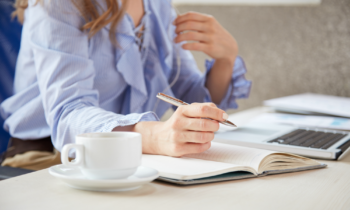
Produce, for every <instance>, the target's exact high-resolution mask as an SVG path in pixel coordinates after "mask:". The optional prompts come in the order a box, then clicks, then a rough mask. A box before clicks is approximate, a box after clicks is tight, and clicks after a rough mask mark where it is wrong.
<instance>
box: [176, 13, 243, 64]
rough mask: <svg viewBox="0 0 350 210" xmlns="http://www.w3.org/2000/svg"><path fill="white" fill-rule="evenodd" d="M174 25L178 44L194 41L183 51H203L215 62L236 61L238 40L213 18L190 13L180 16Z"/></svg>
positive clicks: (186, 44)
mask: <svg viewBox="0 0 350 210" xmlns="http://www.w3.org/2000/svg"><path fill="white" fill-rule="evenodd" d="M173 24H174V25H175V26H176V30H175V32H176V34H177V37H176V38H175V40H174V41H175V42H176V43H179V42H183V41H192V42H189V43H185V44H183V45H182V48H183V49H186V50H195V51H202V52H204V53H206V54H207V55H209V56H210V57H212V58H214V59H215V60H228V61H231V62H234V60H235V59H236V56H237V54H238V46H237V42H236V40H235V39H234V38H233V37H232V36H231V34H230V33H229V32H228V31H226V30H225V29H224V28H223V27H222V26H221V25H220V23H219V22H218V21H217V20H216V19H215V18H214V17H213V16H210V15H205V14H200V13H196V12H188V13H185V14H183V15H179V16H178V17H177V18H176V19H175V21H174V23H173ZM183 32H185V33H183ZM193 41H194V42H193Z"/></svg>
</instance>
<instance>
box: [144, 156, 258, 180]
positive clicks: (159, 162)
mask: <svg viewBox="0 0 350 210" xmlns="http://www.w3.org/2000/svg"><path fill="white" fill-rule="evenodd" d="M142 165H143V166H147V167H151V168H154V169H156V170H158V171H159V173H160V176H163V177H168V178H172V179H181V180H187V179H197V178H203V177H208V176H214V175H218V174H222V173H227V172H231V171H235V170H237V171H238V170H242V171H249V172H252V173H253V174H256V172H255V171H254V170H253V169H252V168H249V167H242V166H239V165H235V164H228V163H219V162H213V161H207V160H200V159H193V158H187V157H182V158H175V157H169V156H162V155H142Z"/></svg>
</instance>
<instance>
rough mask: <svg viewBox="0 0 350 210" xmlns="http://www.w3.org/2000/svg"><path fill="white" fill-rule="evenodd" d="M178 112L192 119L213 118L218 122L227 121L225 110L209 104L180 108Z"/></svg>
mask: <svg viewBox="0 0 350 210" xmlns="http://www.w3.org/2000/svg"><path fill="white" fill-rule="evenodd" d="M176 111H177V112H180V113H181V114H182V115H184V116H186V117H190V118H211V119H214V120H218V121H225V119H227V114H226V113H225V112H224V111H223V110H221V109H219V108H217V107H213V105H209V104H208V103H201V104H191V105H185V106H180V107H178V109H177V110H176Z"/></svg>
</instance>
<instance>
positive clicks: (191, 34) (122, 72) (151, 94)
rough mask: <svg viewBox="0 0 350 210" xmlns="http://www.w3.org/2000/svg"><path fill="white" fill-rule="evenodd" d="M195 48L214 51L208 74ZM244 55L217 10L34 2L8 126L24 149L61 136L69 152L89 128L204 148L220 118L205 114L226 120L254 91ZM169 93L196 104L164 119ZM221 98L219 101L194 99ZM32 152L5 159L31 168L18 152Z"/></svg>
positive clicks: (182, 150) (173, 147)
mask: <svg viewBox="0 0 350 210" xmlns="http://www.w3.org/2000/svg"><path fill="white" fill-rule="evenodd" d="M21 2H22V4H21V5H24V8H26V6H27V5H25V4H23V1H21ZM25 2H26V1H24V3H25ZM124 11H125V12H126V13H125V14H124ZM18 13H20V11H19V10H18ZM187 41H190V42H187ZM188 50H196V51H202V52H204V53H206V54H207V55H209V56H210V57H212V58H213V59H214V60H212V61H207V63H206V68H207V71H206V73H205V75H204V76H203V75H201V74H200V72H199V70H198V68H197V67H196V63H195V61H194V59H193V57H192V55H191V53H190V52H189V51H188ZM237 53H238V49H237V44H236V41H235V40H234V38H233V37H232V36H231V35H230V34H229V33H228V32H227V31H226V30H225V29H224V28H223V27H222V26H221V25H220V24H219V23H218V22H217V21H216V20H215V19H214V18H213V17H211V16H208V15H203V14H199V13H193V12H191V13H186V14H184V15H178V16H177V15H176V13H175V11H174V9H173V8H172V7H171V2H170V1H165V0H143V1H142V0H129V1H122V2H120V1H115V0H101V1H97V0H85V1H83V0H80V1H79V0H67V1H60V0H47V1H43V2H40V3H37V2H36V1H35V0H29V2H28V7H27V9H26V10H25V15H24V25H23V32H22V43H21V49H20V54H19V57H18V61H17V67H16V78H15V94H14V95H13V96H12V97H11V98H9V99H7V100H6V101H4V102H3V103H2V104H1V113H2V116H3V117H4V118H5V119H6V120H5V124H4V127H5V129H6V130H8V131H9V132H10V134H11V136H12V137H13V138H12V139H11V140H12V141H11V142H12V145H14V148H20V147H21V148H23V147H25V148H28V147H30V148H33V147H35V148H39V147H40V146H33V145H34V144H36V143H37V142H39V141H42V142H46V144H49V143H51V141H52V144H53V146H54V147H55V148H56V149H58V150H60V149H61V148H62V147H63V145H65V144H67V143H71V142H74V139H75V136H76V135H77V134H80V133H87V132H110V131H135V132H140V133H141V134H142V138H143V153H149V154H162V155H170V156H182V155H185V154H190V153H199V152H203V151H205V150H207V149H208V148H209V147H210V142H211V140H212V139H213V138H214V132H215V131H217V130H218V128H219V124H218V122H216V121H211V120H207V119H202V118H207V117H209V118H213V119H216V120H218V121H223V120H224V119H226V118H227V114H226V113H225V112H224V111H223V110H224V109H228V108H236V107H237V104H236V102H235V100H236V99H237V98H244V97H247V96H248V93H249V90H250V82H248V81H246V80H245V78H244V74H245V72H246V69H245V67H244V63H243V61H242V59H241V58H240V57H237ZM171 83H173V84H171ZM169 87H170V88H169ZM163 91H164V93H165V94H168V95H170V96H174V97H176V98H179V99H181V100H183V101H186V102H188V103H193V104H191V105H189V106H182V107H179V108H177V109H176V111H175V113H174V114H173V115H172V117H171V118H170V119H169V120H167V121H165V122H159V118H158V117H160V116H162V115H163V114H164V113H165V111H166V110H167V109H169V108H170V107H171V105H169V104H167V103H165V102H159V101H157V99H156V97H155V96H156V94H157V93H158V92H163ZM211 101H213V102H214V103H215V104H216V105H215V104H214V103H194V102H211ZM153 111H154V112H153ZM33 140H35V141H33ZM48 142H49V143H48ZM43 144H44V143H40V145H43ZM21 145H22V146H21ZM23 145H27V146H23ZM28 145H32V146H28ZM50 149H51V150H52V148H49V147H48V149H47V148H45V149H43V148H41V149H36V150H39V151H47V152H49V151H50ZM15 150H16V149H15ZM31 150H33V149H31ZM34 150H35V149H34ZM28 152H29V151H28V150H27V149H17V152H12V153H11V152H10V151H8V152H7V155H6V160H5V161H4V162H3V163H2V165H10V166H16V167H26V166H23V164H22V163H18V162H20V161H17V162H16V161H15V162H16V164H17V165H16V164H15V165H13V160H14V159H16V157H20V156H21V155H22V156H23V155H26V154H28ZM9 154H10V155H9ZM36 154H37V153H36ZM57 154H59V153H56V156H55V157H57V156H58V155H57ZM39 156H40V155H39ZM27 159H28V158H27ZM32 159H35V158H32ZM56 159H57V158H56ZM11 161H12V162H11ZM39 162H40V161H39ZM44 162H45V161H44ZM11 164H12V165H11ZM26 164H28V163H26ZM37 164H39V165H40V163H36V165H37ZM50 164H51V163H50ZM24 165H25V164H24ZM44 165H45V164H44ZM47 166H48V165H45V167H47ZM42 167H43V166H42ZM27 168H28V167H27ZM29 168H30V167H29ZM36 169H37V168H36Z"/></svg>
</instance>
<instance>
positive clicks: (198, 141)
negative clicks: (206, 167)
mask: <svg viewBox="0 0 350 210" xmlns="http://www.w3.org/2000/svg"><path fill="white" fill-rule="evenodd" d="M227 117H228V116H227V114H226V113H225V112H224V111H223V110H221V109H219V108H217V107H216V105H215V104H213V103H194V104H191V105H184V106H180V107H178V108H177V110H176V111H175V113H174V114H173V115H172V116H171V118H170V119H169V120H167V121H166V122H139V123H137V124H136V125H135V126H134V129H133V130H134V131H135V132H139V133H141V134H142V144H143V145H142V150H143V153H146V154H160V155H168V156H174V157H180V156H183V155H186V154H193V153H200V152H204V151H206V150H207V149H209V148H210V145H211V141H212V140H213V139H214V132H215V131H217V130H218V129H219V123H218V122H217V121H214V120H209V119H203V118H211V119H215V120H218V121H224V120H225V119H227Z"/></svg>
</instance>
